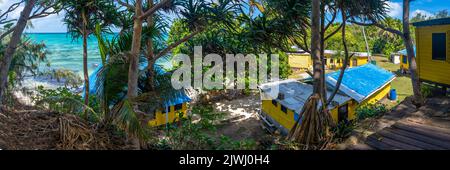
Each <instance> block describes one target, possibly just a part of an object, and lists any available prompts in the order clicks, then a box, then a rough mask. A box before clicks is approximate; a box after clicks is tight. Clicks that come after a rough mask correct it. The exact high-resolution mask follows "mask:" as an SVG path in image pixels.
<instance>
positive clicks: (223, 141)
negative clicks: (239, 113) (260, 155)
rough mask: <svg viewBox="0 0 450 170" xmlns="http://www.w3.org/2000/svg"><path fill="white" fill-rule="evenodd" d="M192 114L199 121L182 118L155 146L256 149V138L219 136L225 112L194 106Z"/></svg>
mask: <svg viewBox="0 0 450 170" xmlns="http://www.w3.org/2000/svg"><path fill="white" fill-rule="evenodd" d="M192 115H195V117H198V118H199V119H198V121H197V120H196V121H193V116H188V118H187V119H181V122H178V123H173V124H171V125H169V126H168V127H169V129H168V133H167V138H164V139H161V140H159V142H157V143H156V144H155V145H154V147H155V148H156V149H163V150H165V149H174V150H203V149H210V150H214V149H217V150H235V149H256V147H257V144H256V142H255V141H254V140H242V141H239V140H233V139H231V138H230V137H228V136H224V135H221V136H217V135H216V134H215V132H216V130H217V123H218V122H219V120H220V119H222V118H223V116H224V114H223V113H217V112H214V110H213V108H212V107H211V106H194V107H193V109H192ZM180 118H181V115H180Z"/></svg>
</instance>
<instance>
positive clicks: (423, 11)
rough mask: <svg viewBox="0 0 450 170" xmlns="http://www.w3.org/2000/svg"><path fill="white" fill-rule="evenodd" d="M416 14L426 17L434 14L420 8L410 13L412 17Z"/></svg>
mask: <svg viewBox="0 0 450 170" xmlns="http://www.w3.org/2000/svg"><path fill="white" fill-rule="evenodd" d="M417 14H421V15H424V16H426V17H432V16H434V14H432V13H431V12H428V11H425V10H421V9H416V10H415V11H414V12H413V13H412V17H415V16H416V15H417Z"/></svg>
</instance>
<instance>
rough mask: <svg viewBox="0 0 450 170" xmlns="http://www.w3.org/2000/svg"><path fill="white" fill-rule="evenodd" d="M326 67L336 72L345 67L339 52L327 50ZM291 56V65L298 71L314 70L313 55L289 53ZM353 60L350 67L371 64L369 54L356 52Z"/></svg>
mask: <svg viewBox="0 0 450 170" xmlns="http://www.w3.org/2000/svg"><path fill="white" fill-rule="evenodd" d="M324 52H325V67H326V68H327V69H331V70H336V69H339V68H341V67H342V66H343V63H344V59H343V58H342V57H339V55H338V52H337V51H333V50H325V51H324ZM287 54H288V56H289V65H290V66H291V67H292V68H297V69H310V68H312V59H311V55H310V54H309V53H306V52H295V53H287ZM353 54H354V55H353V58H352V59H351V60H350V61H349V66H350V67H356V66H361V65H364V64H367V63H368V62H369V54H368V53H363V52H354V53H353Z"/></svg>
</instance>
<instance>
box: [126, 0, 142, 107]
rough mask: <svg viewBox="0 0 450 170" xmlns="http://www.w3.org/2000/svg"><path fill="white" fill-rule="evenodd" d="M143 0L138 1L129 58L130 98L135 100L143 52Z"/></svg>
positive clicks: (128, 93) (128, 94)
mask: <svg viewBox="0 0 450 170" xmlns="http://www.w3.org/2000/svg"><path fill="white" fill-rule="evenodd" d="M141 15H142V0H136V7H135V17H134V26H133V42H132V44H131V55H130V58H129V63H130V67H129V70H128V92H127V96H128V98H134V97H136V96H137V95H138V78H139V63H138V62H139V54H140V50H141V37H142V20H141V19H139V18H140V16H141Z"/></svg>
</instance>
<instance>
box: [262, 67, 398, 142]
mask: <svg viewBox="0 0 450 170" xmlns="http://www.w3.org/2000/svg"><path fill="white" fill-rule="evenodd" d="M338 77H339V71H337V72H333V73H329V74H327V75H326V82H327V85H328V87H330V88H329V89H333V87H335V85H336V82H337V79H338ZM394 78H395V75H394V74H392V73H391V72H389V71H386V70H384V69H382V68H380V67H377V66H375V65H373V64H366V65H363V66H358V67H353V68H349V69H347V70H346V72H345V74H344V77H343V80H342V84H341V87H340V88H339V93H338V94H337V95H336V97H335V98H334V99H333V102H332V104H331V105H330V106H327V107H328V108H329V109H330V110H331V117H332V118H333V120H334V121H335V122H336V123H337V122H341V121H345V120H347V121H348V120H354V119H355V118H356V115H355V114H356V108H357V107H358V106H359V105H364V104H367V103H376V102H378V101H380V100H382V99H383V98H385V97H386V96H387V94H388V93H389V91H390V90H391V82H392V81H393V80H394ZM312 90H313V87H312V85H309V84H305V83H301V82H298V81H296V80H284V81H279V82H271V83H267V84H263V85H261V86H260V91H261V103H262V104H261V111H260V114H259V116H260V118H261V120H263V124H264V127H265V128H266V129H268V130H269V131H275V130H277V129H278V130H280V132H281V134H287V133H288V132H289V130H290V129H291V128H292V127H293V126H294V124H295V123H296V121H297V120H298V119H299V112H300V111H301V109H302V107H303V105H304V103H305V101H306V100H307V99H308V97H309V96H310V95H311V94H312ZM331 93H332V92H331V91H330V90H328V92H327V95H328V97H329V95H330V94H331ZM299 122H300V123H301V120H300V121H299Z"/></svg>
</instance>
